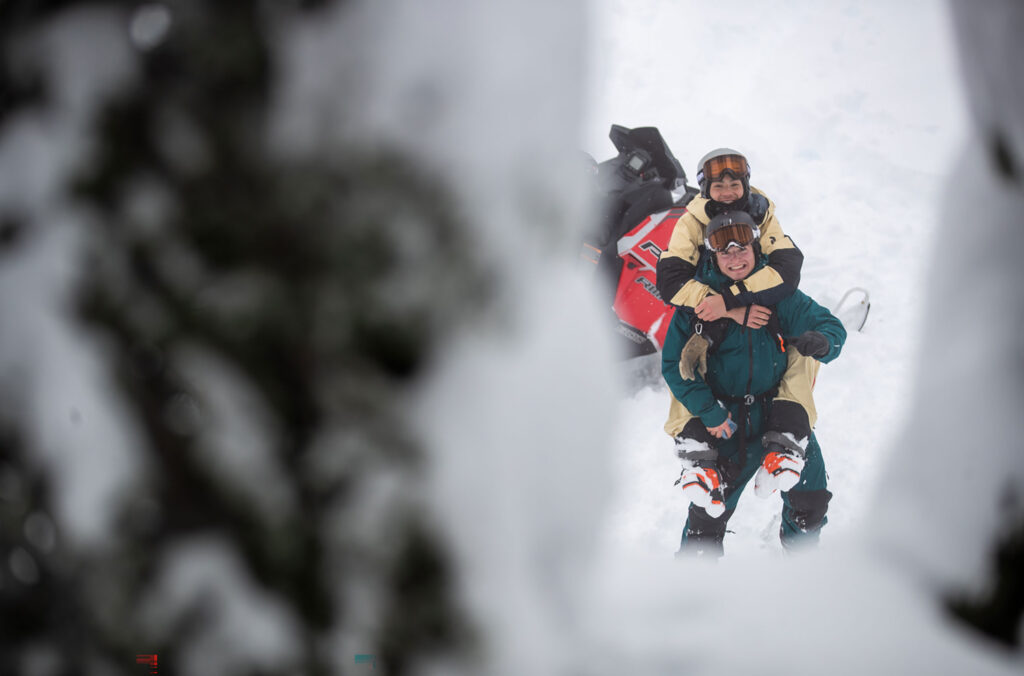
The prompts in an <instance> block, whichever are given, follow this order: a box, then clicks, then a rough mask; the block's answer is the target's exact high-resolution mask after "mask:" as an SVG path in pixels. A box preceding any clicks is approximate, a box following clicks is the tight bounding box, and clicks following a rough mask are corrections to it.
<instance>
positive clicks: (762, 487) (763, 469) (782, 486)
mask: <svg viewBox="0 0 1024 676" xmlns="http://www.w3.org/2000/svg"><path fill="white" fill-rule="evenodd" d="M761 442H762V443H763V444H764V448H765V451H767V452H766V453H765V456H764V459H763V460H762V461H761V466H760V467H758V468H757V474H755V475H754V494H755V495H756V496H757V497H759V498H767V497H768V496H770V495H771V494H772V493H774V492H775V491H782V492H783V493H785V492H787V491H788V490H790V489H791V488H793V486H796V484H797V482H799V481H800V473H801V472H803V471H804V465H805V464H806V460H805V458H806V455H807V452H806V450H805V449H806V448H807V440H806V439H804V440H803V443H802V444H801V443H800V442H798V441H797V440H796V438H795V437H794V436H793V435H792V434H789V433H788V432H783V433H779V432H775V431H771V432H766V433H765V435H764V436H763V437H762V438H761Z"/></svg>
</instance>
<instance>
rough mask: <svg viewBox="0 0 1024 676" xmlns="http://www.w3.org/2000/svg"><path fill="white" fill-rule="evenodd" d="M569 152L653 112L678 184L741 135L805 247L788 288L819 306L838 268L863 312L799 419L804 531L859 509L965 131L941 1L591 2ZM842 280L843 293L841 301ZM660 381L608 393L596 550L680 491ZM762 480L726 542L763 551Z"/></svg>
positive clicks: (835, 527)
mask: <svg viewBox="0 0 1024 676" xmlns="http://www.w3.org/2000/svg"><path fill="white" fill-rule="evenodd" d="M597 6H598V8H599V10H600V11H599V12H598V13H597V15H596V19H597V23H596V27H595V28H596V30H597V34H598V36H599V38H598V40H597V41H596V44H595V46H594V47H595V52H596V57H595V58H596V63H598V64H599V66H600V67H599V69H598V70H597V71H596V72H595V76H594V80H593V85H592V93H591V95H592V99H593V101H594V103H593V104H592V105H591V107H590V110H591V115H590V119H589V126H588V132H587V133H588V136H587V150H588V152H590V153H591V154H592V155H594V156H595V157H596V158H597V159H598V160H602V159H605V158H607V157H611V156H612V155H613V154H614V149H613V148H612V146H611V143H610V142H609V141H608V140H607V132H608V127H609V126H610V125H611V124H613V123H617V124H623V125H625V126H628V127H634V126H647V125H653V126H657V127H658V128H659V129H660V130H661V131H662V133H663V135H664V136H665V138H666V140H667V141H668V143H669V146H670V147H671V148H672V150H673V152H674V153H675V154H676V156H677V157H678V158H679V159H680V161H682V162H683V165H684V168H685V169H686V171H687V176H688V178H689V180H690V183H691V184H694V185H695V183H696V181H695V176H696V164H697V160H698V159H699V158H700V156H701V155H703V154H704V153H705V152H707V151H708V150H710V149H712V148H716V147H719V146H729V147H733V148H738V149H740V150H742V151H743V152H745V153H746V154H747V156H748V157H749V159H750V162H751V165H752V177H751V183H752V184H753V185H755V186H757V187H758V188H760V189H762V190H763V191H765V192H766V193H767V194H768V196H769V197H771V198H772V199H773V200H774V201H775V203H776V208H777V215H778V218H779V221H780V223H781V224H782V227H783V229H784V230H785V232H786V233H787V234H789V235H790V236H791V237H792V238H793V239H794V240H795V241H796V243H797V244H798V245H799V246H800V248H801V249H802V250H803V251H804V254H805V256H806V258H805V263H804V269H803V279H802V280H801V288H802V289H803V290H804V291H805V292H807V293H809V294H810V295H811V296H812V297H814V298H815V299H816V300H818V301H819V302H821V303H822V304H824V305H827V306H829V307H832V308H834V307H836V305H837V303H838V302H839V300H840V299H841V297H842V295H843V294H844V292H845V291H846V290H847V289H849V288H851V287H855V286H859V287H865V288H866V289H868V290H869V292H870V298H871V303H872V307H871V312H870V318H869V320H868V322H867V324H866V326H865V328H864V330H863V332H861V333H857V332H851V334H850V337H849V340H848V341H847V343H846V347H845V348H844V351H843V354H842V355H841V357H840V358H839V359H838V360H837V361H835V362H833V363H832V364H830V365H828V366H826V367H824V368H823V369H822V371H821V374H820V376H819V379H818V385H817V389H816V400H817V405H818V410H819V420H818V425H817V429H816V434H817V436H818V439H819V441H820V443H821V445H822V448H823V451H824V454H825V459H826V464H827V467H828V469H829V477H830V486H831V489H832V491H833V493H834V495H835V497H834V498H833V500H832V503H831V507H830V511H829V520H830V521H829V525H828V527H827V528H826V529H825V530H824V531H823V536H822V538H823V539H822V546H823V547H826V548H827V547H829V546H830V545H831V544H832V543H833V542H835V541H836V540H837V539H839V538H841V537H842V536H843V535H845V534H849V533H850V532H852V531H855V530H857V529H859V528H863V527H870V525H871V524H870V523H865V513H866V508H867V506H868V505H869V504H870V502H871V500H872V499H873V494H874V493H875V492H876V491H878V490H883V491H884V490H891V489H892V488H893V486H892V485H891V483H888V484H887V483H885V481H884V480H885V478H886V471H885V466H886V462H887V457H888V454H889V453H890V452H891V450H892V445H893V442H894V439H895V434H896V433H897V431H898V430H900V429H901V426H902V425H903V424H904V423H905V422H906V415H907V412H908V410H909V402H908V397H909V396H910V391H911V390H910V386H911V382H912V379H913V377H914V369H915V367H916V362H915V358H916V356H917V354H918V347H919V345H920V344H921V342H922V340H923V336H922V326H921V322H922V319H923V317H922V313H923V308H924V299H925V296H926V291H927V284H928V281H927V279H926V274H927V273H926V270H927V264H928V263H929V261H930V259H931V255H932V250H933V246H934V245H935V237H936V232H937V224H938V222H939V219H940V217H941V211H942V208H943V199H944V197H946V196H947V193H948V192H949V191H952V190H956V183H955V181H954V182H950V181H947V177H948V176H949V175H950V171H951V169H952V168H953V165H954V159H955V157H956V153H957V151H958V150H959V149H960V146H961V145H962V144H963V142H964V141H965V139H966V134H967V127H966V124H967V118H966V109H965V105H964V103H963V94H962V91H961V85H960V81H959V73H958V71H957V70H956V68H957V64H956V45H955V44H954V41H953V35H952V32H951V27H950V17H949V16H948V11H947V7H946V5H945V4H943V3H939V2H934V1H928V0H915V1H911V2H900V3H886V2H866V3H865V2H829V3H818V2H795V3H794V2H782V1H781V0H780V1H777V2H739V3H727V4H721V5H713V4H712V5H709V4H708V3H701V2H672V1H669V0H664V1H659V0H651V1H649V2H644V3H639V4H638V3H635V2H627V1H626V0H603V1H602V2H599V3H598V4H597ZM859 299H860V297H859V296H857V297H855V298H851V300H848V301H847V307H848V306H849V304H850V303H856V301H858V300H859ZM667 397H668V390H667V388H666V387H665V386H664V384H663V383H662V382H660V381H659V380H654V381H653V382H651V383H650V384H649V386H647V387H644V388H642V389H640V390H639V391H636V392H634V393H631V394H630V396H627V397H625V398H623V400H622V402H621V406H620V409H619V416H620V417H619V424H618V434H617V438H616V444H615V451H614V454H615V455H614V477H615V483H616V489H617V490H616V497H615V500H614V507H613V508H612V509H611V511H610V515H609V520H608V527H607V543H606V544H607V546H608V547H609V548H611V549H623V548H625V549H630V550H641V551H644V552H647V553H650V554H652V555H654V556H669V555H670V554H671V553H672V552H673V551H674V550H675V549H676V548H677V547H678V541H679V535H680V531H681V527H682V523H683V522H684V520H685V515H686V507H685V504H684V503H683V502H682V500H681V498H680V496H678V495H677V491H676V490H675V488H674V487H673V485H672V482H673V481H674V479H675V478H676V476H677V475H678V469H677V465H678V463H677V461H676V460H675V458H674V456H673V452H672V445H671V440H670V439H669V437H668V436H667V435H665V433H664V432H663V431H662V429H661V427H662V424H663V423H664V420H665V414H666V412H667ZM780 505H781V501H780V500H779V498H778V497H775V498H772V499H769V500H759V499H757V498H755V497H754V496H753V495H752V494H750V495H747V494H745V495H744V497H743V501H742V502H741V504H740V506H739V508H738V510H737V513H736V517H735V518H734V519H733V521H732V522H731V524H730V525H731V529H732V530H733V531H734V532H733V533H732V534H730V535H729V536H728V538H727V540H726V548H727V551H728V554H729V556H730V558H742V557H759V556H765V555H773V554H775V553H777V552H779V551H780V549H781V547H780V545H779V542H778V537H777V534H778V520H777V517H778V511H779V508H780Z"/></svg>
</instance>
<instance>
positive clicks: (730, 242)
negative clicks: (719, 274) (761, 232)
mask: <svg viewBox="0 0 1024 676" xmlns="http://www.w3.org/2000/svg"><path fill="white" fill-rule="evenodd" d="M753 242H754V229H753V228H751V227H750V226H749V225H747V224H746V223H730V224H729V225H723V226H721V227H719V228H716V229H715V231H714V232H711V233H709V234H708V237H707V246H708V248H709V249H711V250H712V251H716V252H722V251H725V250H726V249H728V248H729V247H731V246H738V247H745V246H749V245H750V244H752V243H753Z"/></svg>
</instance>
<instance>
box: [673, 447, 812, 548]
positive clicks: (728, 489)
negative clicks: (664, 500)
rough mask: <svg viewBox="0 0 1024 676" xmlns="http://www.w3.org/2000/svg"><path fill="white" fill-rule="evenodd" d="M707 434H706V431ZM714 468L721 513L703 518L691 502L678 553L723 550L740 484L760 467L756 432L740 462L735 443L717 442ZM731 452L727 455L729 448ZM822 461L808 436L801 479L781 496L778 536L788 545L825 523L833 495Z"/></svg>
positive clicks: (808, 541)
mask: <svg viewBox="0 0 1024 676" xmlns="http://www.w3.org/2000/svg"><path fill="white" fill-rule="evenodd" d="M709 436H710V435H709ZM718 445H719V459H718V466H719V468H721V472H722V480H723V482H724V484H725V485H724V487H723V500H724V501H725V513H724V514H722V516H720V517H718V518H717V519H714V518H711V517H710V516H708V514H707V512H705V511H704V509H703V508H702V507H697V506H695V505H693V504H691V505H690V513H689V518H687V520H686V526H685V528H684V529H683V537H682V541H681V544H680V549H679V553H680V554H691V553H692V554H699V555H702V556H708V557H719V556H721V555H722V554H723V552H724V549H723V547H722V541H723V540H724V539H725V529H726V525H727V524H728V523H729V519H730V518H732V515H733V513H734V512H735V511H736V505H737V503H738V502H739V500H740V495H741V494H742V493H743V489H744V487H746V485H747V483H748V482H749V481H750V480H751V479H752V478H753V476H754V474H755V473H756V472H757V468H758V467H760V466H761V461H762V460H763V459H764V455H765V451H764V448H763V447H762V446H761V439H760V435H758V436H757V438H755V439H748V440H747V443H746V447H747V457H746V462H743V463H742V464H740V463H741V461H742V458H741V457H740V449H739V444H738V443H729V442H725V443H719V444H718ZM729 451H731V453H730V452H729ZM827 484H828V479H827V476H826V474H825V461H824V459H823V458H822V457H821V447H820V446H818V440H817V439H816V438H815V437H814V434H811V437H810V441H809V443H808V444H807V457H806V464H805V465H804V469H803V472H801V474H800V481H799V482H798V483H797V485H796V486H794V487H793V488H792V490H790V491H788V492H786V493H783V494H782V526H781V528H780V529H779V537H780V539H781V540H782V544H783V546H784V547H786V548H787V549H789V548H791V547H793V546H795V545H802V544H812V543H815V542H817V540H818V536H819V535H820V532H821V527H822V526H824V525H825V524H826V523H828V519H827V518H826V516H825V514H826V512H827V511H828V502H829V500H831V499H832V493H831V492H829V490H828V485H827Z"/></svg>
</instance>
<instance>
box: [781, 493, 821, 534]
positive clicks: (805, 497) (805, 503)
mask: <svg viewBox="0 0 1024 676" xmlns="http://www.w3.org/2000/svg"><path fill="white" fill-rule="evenodd" d="M831 499H832V493H831V491H829V490H828V489H827V488H822V489H819V490H814V491H795V490H793V491H789V493H786V494H784V495H783V497H782V500H783V508H782V527H781V528H780V530H779V537H780V538H781V539H782V544H783V545H786V546H788V545H791V544H794V543H796V542H801V541H804V542H805V541H807V540H808V538H810V539H813V540H817V538H818V534H819V533H820V531H821V527H822V526H824V525H825V524H826V523H827V522H828V519H827V518H826V517H825V514H826V513H827V512H828V503H829V500H831Z"/></svg>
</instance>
